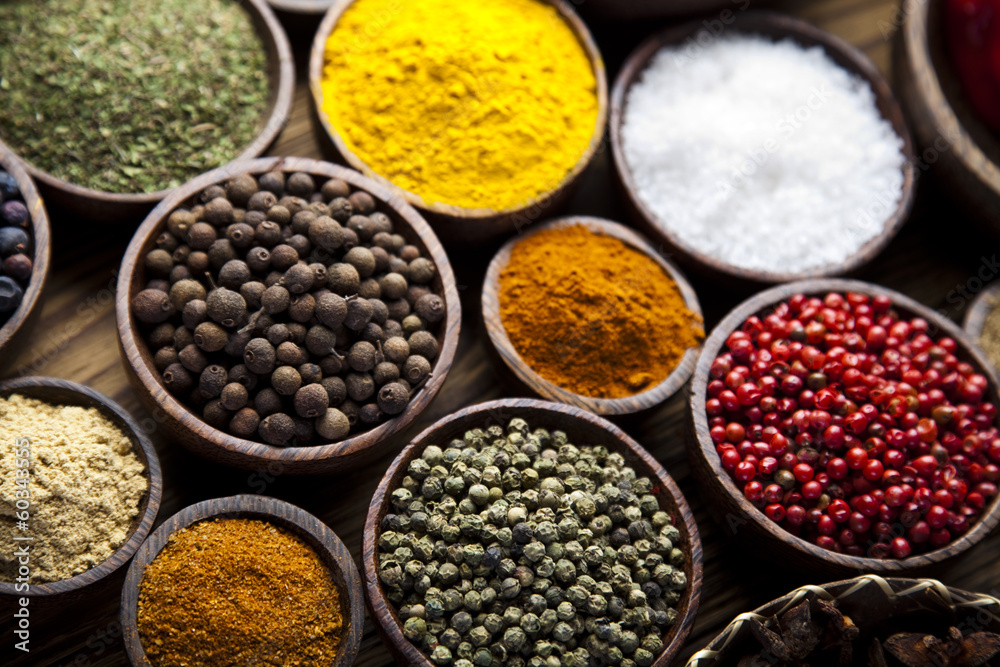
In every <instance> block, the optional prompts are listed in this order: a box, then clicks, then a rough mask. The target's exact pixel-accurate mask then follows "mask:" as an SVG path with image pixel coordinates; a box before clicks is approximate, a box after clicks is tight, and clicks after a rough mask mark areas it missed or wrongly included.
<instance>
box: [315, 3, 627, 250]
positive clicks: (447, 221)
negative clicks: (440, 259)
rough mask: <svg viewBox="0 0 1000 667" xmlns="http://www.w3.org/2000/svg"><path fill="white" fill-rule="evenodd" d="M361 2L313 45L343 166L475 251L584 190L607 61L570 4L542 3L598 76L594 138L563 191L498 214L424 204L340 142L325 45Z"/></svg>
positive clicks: (343, 6)
mask: <svg viewBox="0 0 1000 667" xmlns="http://www.w3.org/2000/svg"><path fill="white" fill-rule="evenodd" d="M355 1H356V0H336V1H335V2H334V3H333V6H332V7H330V11H328V12H327V14H326V16H324V17H323V21H322V23H320V26H319V30H318V31H317V33H316V38H315V40H314V41H313V46H312V54H311V56H310V59H309V84H310V87H311V89H312V97H313V109H314V111H315V112H316V118H317V120H318V121H319V124H320V125H321V126H322V128H323V130H324V131H325V132H322V133H320V134H321V135H325V136H321V137H320V138H321V139H323V140H327V139H328V140H329V144H330V145H331V146H332V149H333V152H334V153H335V154H336V157H337V159H338V161H341V162H344V163H346V164H348V165H350V166H351V167H353V168H355V169H357V170H358V171H360V172H361V173H362V174H364V175H365V176H367V177H368V178H371V179H372V180H375V181H378V182H379V183H382V184H385V185H388V186H391V187H392V188H393V189H394V190H395V191H396V192H397V193H399V195H400V196H401V197H402V198H403V199H405V200H406V201H407V202H409V203H410V204H412V205H413V206H415V207H417V208H418V209H419V210H420V211H421V213H423V214H424V215H425V216H426V217H427V220H428V222H430V223H431V226H433V227H434V229H435V231H436V232H437V233H438V236H440V237H441V238H442V239H443V240H444V242H445V243H447V244H449V245H451V244H456V245H462V246H474V245H481V244H484V243H489V242H490V241H493V240H495V239H498V238H500V237H503V236H507V235H510V234H512V233H514V232H516V231H520V230H521V229H523V228H524V227H526V226H528V225H530V224H532V223H534V222H536V221H537V220H538V219H539V218H541V217H543V216H549V215H551V214H552V213H553V212H556V211H557V210H559V208H560V207H562V206H563V205H564V204H566V203H567V202H568V201H569V198H570V196H571V195H572V193H573V190H574V189H575V187H576V186H577V185H578V184H579V181H580V177H581V175H582V174H583V171H584V170H585V169H586V168H587V166H588V165H589V164H590V163H591V161H592V160H593V159H594V155H595V154H596V153H597V151H598V149H599V148H600V146H601V143H602V141H603V138H604V125H605V122H606V121H607V109H608V84H607V80H606V76H605V71H604V61H603V60H602V58H601V53H600V51H598V49H597V44H596V43H595V42H594V40H593V38H592V37H591V35H590V31H589V30H587V26H586V25H585V24H584V23H583V21H581V20H580V17H579V16H577V15H576V13H575V12H574V11H573V9H572V8H571V7H570V4H569V3H568V2H566V1H565V0H539V1H540V2H544V3H546V4H549V5H552V6H553V7H555V9H556V11H558V12H559V15H560V16H561V17H562V19H563V20H564V21H565V22H566V24H567V25H568V26H569V27H570V29H571V30H572V31H573V32H574V33H575V34H576V36H577V39H578V40H579V41H580V44H581V45H582V46H583V48H584V50H585V51H586V53H587V57H588V59H589V60H590V64H591V66H592V68H593V70H594V76H595V78H596V80H597V119H596V121H595V123H594V133H593V135H592V136H591V138H590V144H588V146H587V149H586V150H585V151H584V152H583V155H582V156H580V159H579V160H578V161H577V163H576V165H575V166H574V167H573V169H571V170H570V171H569V173H567V174H566V176H565V177H564V178H563V180H562V181H561V182H560V183H559V185H558V186H557V187H556V188H555V189H553V190H550V191H549V192H546V193H544V194H542V195H540V196H539V197H537V198H535V199H534V200H532V201H531V202H528V203H526V204H522V205H520V206H516V207H513V208H508V209H503V210H499V211H498V210H494V209H471V208H464V207H461V206H455V205H451V204H443V203H440V202H432V203H428V202H425V201H424V200H423V198H422V197H421V196H420V195H418V194H416V193H413V192H410V191H408V190H403V189H402V188H399V187H397V186H394V185H392V183H391V182H390V181H389V180H387V179H386V178H385V177H383V176H381V175H379V174H377V173H376V172H375V171H373V170H372V168H371V167H369V166H368V164H366V163H365V162H364V161H363V160H362V159H361V158H360V157H358V156H357V155H356V154H355V153H354V152H353V151H352V150H351V149H350V148H348V147H347V143H346V142H345V141H344V138H343V137H342V136H341V134H340V132H339V131H338V130H337V128H335V127H334V126H333V124H332V123H331V122H330V119H329V117H328V116H327V115H326V114H325V113H323V86H322V79H323V63H324V58H325V52H326V42H327V39H328V38H329V37H330V34H331V33H332V32H333V31H334V29H335V28H336V27H337V23H338V22H339V21H340V18H341V17H342V16H343V15H344V12H346V11H347V10H348V8H349V7H350V6H351V5H353V4H354V2H355Z"/></svg>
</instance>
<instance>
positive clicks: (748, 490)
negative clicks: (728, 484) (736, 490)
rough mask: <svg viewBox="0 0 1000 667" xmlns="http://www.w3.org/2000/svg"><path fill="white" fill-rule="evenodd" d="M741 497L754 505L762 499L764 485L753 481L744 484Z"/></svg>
mask: <svg viewBox="0 0 1000 667" xmlns="http://www.w3.org/2000/svg"><path fill="white" fill-rule="evenodd" d="M743 495H744V496H745V497H746V499H747V500H749V501H750V502H752V503H756V502H758V501H760V500H762V499H763V498H764V485H763V484H761V483H760V482H758V481H756V480H754V481H750V482H747V483H746V486H744V487H743Z"/></svg>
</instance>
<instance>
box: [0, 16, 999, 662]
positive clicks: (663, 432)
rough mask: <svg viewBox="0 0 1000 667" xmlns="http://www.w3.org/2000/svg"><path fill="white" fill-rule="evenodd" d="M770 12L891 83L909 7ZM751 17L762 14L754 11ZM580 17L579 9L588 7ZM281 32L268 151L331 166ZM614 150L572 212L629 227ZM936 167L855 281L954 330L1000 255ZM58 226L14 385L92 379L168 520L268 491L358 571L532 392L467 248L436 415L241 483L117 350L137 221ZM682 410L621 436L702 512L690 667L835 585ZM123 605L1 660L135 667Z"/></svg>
mask: <svg viewBox="0 0 1000 667" xmlns="http://www.w3.org/2000/svg"><path fill="white" fill-rule="evenodd" d="M768 4H769V5H772V6H775V7H778V8H780V9H782V10H784V11H788V12H791V13H793V14H794V15H797V16H804V15H806V14H808V17H809V19H810V20H812V21H814V22H816V23H817V24H818V25H819V26H820V27H824V28H825V27H829V26H831V25H835V26H836V27H837V32H838V34H840V35H841V36H842V37H844V38H846V39H848V40H849V41H851V42H852V43H853V44H855V46H859V47H862V48H864V50H865V52H866V53H867V54H868V55H869V56H870V57H871V58H872V59H873V60H874V61H875V62H876V63H877V64H878V65H879V67H880V68H881V69H882V72H883V74H886V75H888V74H889V69H890V61H889V48H890V43H889V41H888V39H889V37H891V35H892V33H893V30H894V28H893V25H892V22H893V19H894V16H896V15H897V14H898V10H899V4H898V2H895V1H893V0H775V1H774V2H771V3H768ZM752 5H753V6H754V7H756V6H757V5H758V3H757V0H753V2H752ZM874 6H877V7H880V8H882V13H881V14H880V15H879V16H880V18H879V20H880V21H881V20H885V21H887V22H888V27H887V28H886V35H887V38H886V39H885V40H883V39H878V40H876V41H871V39H870V38H869V35H870V33H871V31H872V25H871V18H870V16H869V14H868V12H867V9H868V8H870V7H874ZM580 7H581V9H583V7H585V5H581V6H580ZM737 7H738V6H737ZM899 16H901V14H899ZM706 18H711V16H708V17H706ZM283 19H284V17H283ZM284 20H287V19H284ZM286 26H288V27H289V31H290V32H289V34H290V36H291V43H292V45H293V49H294V51H295V57H296V62H297V65H298V67H297V71H298V84H297V86H296V90H295V98H294V102H293V111H292V115H291V118H290V121H289V123H288V125H287V126H286V127H285V129H284V131H283V132H282V134H281V135H280V136H279V137H278V140H277V141H276V142H275V144H274V146H273V148H272V149H271V154H272V155H298V156H305V157H313V158H321V157H322V156H323V155H324V153H323V151H322V149H321V146H320V144H319V140H318V138H317V136H322V135H323V134H324V132H323V131H322V129H321V128H319V134H318V135H317V127H316V120H315V113H314V111H313V109H312V98H311V94H310V91H309V85H308V60H309V47H310V45H311V43H312V38H313V35H314V34H315V27H316V26H315V23H314V24H312V25H311V27H308V29H303V30H300V31H298V32H293V31H292V24H291V23H290V22H286ZM662 27H663V24H662V23H660V22H657V21H647V22H640V23H636V24H632V25H628V26H622V25H614V24H610V23H608V22H603V21H595V22H592V23H591V24H590V29H591V31H592V32H593V35H594V39H595V41H596V42H597V43H598V44H599V45H600V48H601V52H602V55H603V56H604V60H605V63H606V64H607V67H608V72H609V75H610V76H612V77H614V75H615V74H616V72H617V71H618V70H619V69H620V67H621V64H622V63H623V62H624V61H625V59H626V58H627V57H628V55H629V54H630V53H631V52H632V51H633V50H635V48H636V45H637V44H639V43H640V42H641V41H642V40H643V39H645V38H646V37H647V36H648V35H650V34H651V33H653V32H656V31H658V30H660V29H661V28H662ZM875 27H876V29H877V28H878V26H877V25H876V26H875ZM854 35H862V36H863V38H855V37H854ZM865 40H867V41H865ZM606 148H607V147H606V144H605V145H604V146H602V147H601V148H600V149H599V150H598V151H597V154H596V155H595V157H594V161H593V163H592V164H591V166H590V168H588V169H587V170H586V171H585V172H584V174H583V176H582V177H581V184H580V187H579V189H578V190H577V192H576V193H575V195H574V197H573V199H572V200H571V201H570V203H569V204H568V212H569V213H570V214H578V215H591V216H600V217H604V218H608V219H612V220H619V221H622V217H623V211H624V210H625V209H624V206H625V204H624V202H623V201H622V200H621V198H620V196H619V194H618V192H617V190H616V188H615V186H614V175H613V173H614V171H613V170H614V168H613V165H612V163H611V159H610V151H609V150H607V149H606ZM939 167H940V162H938V163H935V164H933V165H928V168H927V169H926V170H921V178H920V186H919V188H918V190H919V191H918V195H917V204H916V205H915V206H914V210H913V215H912V217H911V219H910V221H909V222H908V223H907V224H906V225H905V226H904V227H903V229H902V230H901V231H900V233H899V234H898V235H897V236H896V238H895V239H893V240H892V241H891V242H890V244H889V246H888V248H886V250H885V251H884V252H883V253H882V254H881V255H879V257H878V258H877V260H876V261H874V262H872V263H871V264H869V265H868V266H866V267H864V268H863V269H861V270H860V274H859V276H858V277H859V278H862V279H864V280H867V281H869V282H874V283H878V284H882V285H886V286H888V287H891V288H893V289H895V290H897V291H900V292H903V293H905V294H907V295H908V296H910V297H912V298H914V299H916V300H918V301H920V302H921V303H924V304H926V305H928V306H930V307H932V308H934V309H936V310H938V311H940V312H941V313H942V314H943V316H945V317H948V318H950V319H958V318H961V316H962V314H963V313H964V312H965V310H966V308H967V307H968V304H969V302H970V301H971V300H972V298H973V297H974V295H975V294H976V293H978V292H979V291H981V289H982V288H983V284H984V281H988V280H990V279H991V278H995V277H996V275H997V274H996V270H995V269H993V268H991V267H992V263H993V262H994V261H995V260H994V258H993V256H994V254H996V255H997V256H998V258H1000V242H998V240H997V238H995V237H993V236H989V235H987V234H986V233H985V232H984V231H982V230H981V229H979V228H978V227H977V226H975V225H973V224H972V221H971V220H970V219H969V218H968V217H966V216H965V215H964V214H963V213H962V212H961V211H956V202H955V200H953V199H951V198H949V196H948V194H947V193H946V192H945V191H944V190H943V189H942V187H941V181H942V178H941V177H940V175H939V171H938V170H939ZM50 209H51V207H50ZM50 216H51V219H52V222H53V227H54V229H55V230H56V231H57V232H58V233H57V234H55V235H54V236H53V239H52V241H53V249H52V252H53V254H52V257H53V262H52V268H51V271H50V274H49V282H48V285H47V287H46V290H45V297H44V299H43V301H42V303H40V304H39V307H40V308H41V317H40V320H39V323H38V326H37V327H36V328H35V329H34V332H35V333H34V336H33V337H32V339H31V341H30V343H31V344H30V346H29V347H28V348H26V349H25V350H24V351H23V352H22V353H21V354H19V355H18V356H17V358H16V359H14V360H12V362H11V364H10V369H9V371H8V376H10V375H23V374H36V375H37V374H44V375H55V376H59V377H63V378H68V379H72V380H76V381H79V382H83V383H85V384H87V385H89V386H91V387H93V388H94V389H96V390H98V391H101V392H103V393H105V394H107V395H108V396H110V397H111V398H113V399H114V400H115V401H117V402H118V403H119V404H121V405H122V406H123V407H124V408H125V409H127V410H128V411H129V412H130V413H131V414H133V415H134V416H135V419H136V421H137V422H138V423H139V424H140V425H141V426H142V428H143V430H144V431H145V432H146V433H148V434H149V435H150V438H151V439H152V441H153V443H154V445H155V446H156V449H157V453H158V454H159V457H160V462H161V464H162V467H163V478H164V491H163V501H162V508H163V511H162V514H163V516H165V517H166V516H169V515H170V514H172V513H174V512H177V511H179V510H180V509H182V508H184V507H186V506H188V505H190V504H192V503H195V502H199V501H201V500H205V499H208V498H215V497H219V496H225V495H233V494H245V493H264V494H267V495H269V496H275V497H279V498H281V499H283V500H287V501H290V502H292V503H294V504H296V505H298V506H300V507H302V508H303V509H305V510H306V511H308V512H310V513H312V514H314V515H316V516H318V517H320V518H321V519H322V520H323V521H324V522H325V523H327V524H328V525H330V526H331V527H332V528H333V529H334V530H335V531H336V532H337V534H338V535H339V536H340V538H341V539H342V540H343V541H344V544H345V545H347V547H348V549H349V551H350V552H351V554H352V556H353V557H354V560H355V562H357V563H361V562H362V560H361V541H362V533H363V531H364V522H365V513H366V511H367V509H368V507H369V504H370V503H371V499H372V496H373V495H374V493H375V490H376V488H377V486H378V484H379V482H380V480H381V479H382V476H383V474H384V473H385V471H386V469H387V468H388V467H389V465H390V464H391V463H392V460H393V459H394V458H395V456H396V455H397V454H398V453H399V450H400V448H401V443H403V442H406V441H407V440H408V438H411V437H413V436H415V435H416V434H418V433H419V432H420V430H422V429H424V428H426V427H427V426H429V425H430V424H432V423H433V422H434V421H436V420H437V419H439V418H441V417H443V416H445V415H448V414H450V413H452V412H454V411H456V410H460V409H461V408H463V407H466V406H468V405H470V404H473V403H476V402H479V401H484V400H490V399H494V398H499V397H503V396H518V395H523V391H524V390H523V388H521V387H519V386H518V385H516V384H512V383H510V382H508V381H507V380H505V379H504V377H503V376H502V375H501V374H500V370H501V368H502V364H498V363H497V362H495V361H494V360H493V359H492V358H491V353H490V347H491V346H490V343H489V340H488V338H487V335H486V332H485V327H484V325H483V323H482V321H481V318H480V316H479V308H480V296H481V293H480V287H481V285H482V281H483V277H484V273H485V269H486V267H487V265H488V264H489V262H490V260H491V259H492V258H493V255H494V254H495V253H496V251H497V249H498V247H499V245H500V243H494V244H490V245H488V246H485V247H481V248H477V247H473V248H467V249H464V250H462V251H461V252H456V253H454V254H452V256H451V259H452V267H453V269H454V271H455V278H456V282H457V286H458V294H459V297H460V298H461V300H462V306H463V322H462V336H461V338H460V340H459V346H458V351H457V353H456V356H455V363H454V366H453V368H452V371H451V372H450V373H449V374H448V379H447V381H446V382H445V383H444V386H443V387H442V389H441V391H440V392H439V394H438V396H437V398H435V400H434V402H433V403H431V405H430V406H429V407H428V408H427V409H426V410H425V411H424V412H423V414H421V415H420V417H419V418H417V419H416V420H415V421H414V423H413V424H411V425H410V426H409V427H408V428H407V429H406V430H405V431H404V432H403V433H401V434H400V436H399V438H398V442H397V443H395V444H390V445H388V446H387V448H386V450H385V451H384V452H382V453H380V454H379V458H378V459H377V460H375V461H373V462H372V463H370V464H368V465H366V466H365V467H363V468H360V469H359V470H357V471H356V472H354V473H352V474H351V475H348V476H344V477H340V478H335V479H330V478H315V479H313V478H302V477H295V476H290V475H284V474H282V471H283V469H282V467H281V466H280V465H278V464H277V463H274V462H272V463H266V464H261V465H260V467H258V469H257V470H254V471H242V470H237V469H233V468H229V467H226V466H222V465H218V464H215V463H212V462H209V461H206V460H205V459H203V458H201V457H198V456H196V455H194V454H191V453H190V452H189V451H188V450H187V449H186V448H184V447H180V446H178V445H177V443H175V442H173V441H172V440H171V439H170V438H169V437H167V436H166V434H165V431H164V429H163V428H161V420H162V419H163V414H162V410H160V409H159V408H158V409H157V410H156V411H153V412H150V411H148V410H147V409H146V408H145V407H144V406H143V404H142V403H141V401H140V400H139V398H138V396H137V393H136V392H135V391H134V390H133V389H132V387H131V386H130V385H129V382H128V379H127V377H126V375H125V371H124V368H123V366H122V362H121V358H120V353H119V351H118V349H117V346H116V345H115V344H114V341H115V340H116V338H117V330H116V326H115V314H114V292H115V288H116V280H117V271H118V267H119V265H120V264H121V259H122V255H123V253H124V252H125V249H126V246H127V245H128V242H129V238H130V237H131V235H132V232H133V231H134V229H135V227H136V226H138V224H139V223H140V222H141V221H140V220H138V219H134V220H130V221H127V222H126V223H123V224H122V225H119V226H114V225H111V226H106V227H102V228H101V229H100V231H99V232H98V233H95V230H94V227H92V226H88V225H83V224H78V222H77V217H76V216H74V215H70V214H65V213H62V212H60V211H57V210H54V209H52V210H50ZM688 277H689V278H690V280H691V283H692V285H693V286H694V287H695V290H696V291H697V293H698V297H699V300H700V302H701V306H702V309H703V311H704V313H705V321H706V326H707V327H708V328H709V329H711V327H713V326H714V325H715V324H717V323H718V322H719V321H720V319H721V318H722V317H723V316H724V315H725V314H726V313H727V312H728V311H729V310H731V309H732V308H733V307H734V306H735V305H737V303H739V302H740V301H741V300H742V299H743V295H741V294H740V293H739V290H738V289H737V287H738V286H737V285H736V284H735V281H730V283H728V284H721V285H720V284H718V283H715V282H712V281H709V280H706V279H704V278H703V277H701V276H697V275H691V274H689V276H688ZM686 408H687V397H686V396H683V395H681V394H678V395H675V396H674V397H673V398H671V399H670V400H668V401H666V402H665V403H664V404H663V405H661V406H659V407H658V408H655V409H653V410H650V411H648V412H647V413H644V414H639V415H632V416H627V417H622V418H616V422H617V423H618V424H619V426H620V427H621V428H623V429H624V430H625V431H626V432H628V433H629V434H630V435H632V436H633V437H634V438H635V439H636V440H637V441H638V442H640V443H641V444H642V445H643V446H644V447H645V448H646V449H647V451H649V452H650V454H651V455H652V456H653V457H654V458H655V459H656V460H658V461H659V462H660V463H661V464H662V465H663V467H664V468H665V469H666V470H667V471H669V473H670V475H671V477H673V479H674V480H675V481H676V482H677V484H678V486H679V487H680V488H681V490H682V491H683V492H684V495H685V497H686V498H687V500H688V503H689V504H690V506H691V509H692V511H693V512H694V517H695V520H696V521H697V524H698V529H699V533H700V535H701V538H702V545H703V548H704V562H705V570H704V585H703V588H702V596H701V602H700V605H699V610H698V617H697V620H696V621H695V624H694V628H693V629H692V631H691V634H690V635H689V637H688V641H687V643H686V644H685V646H684V648H683V650H682V651H681V654H680V656H679V657H680V659H681V660H684V659H686V658H687V657H688V656H690V655H691V654H692V653H694V652H695V651H697V650H698V649H700V648H702V647H704V646H705V645H706V644H707V643H708V642H709V641H710V640H711V639H712V638H713V637H714V636H716V635H717V634H718V633H719V632H720V631H721V630H722V629H723V628H724V627H725V626H726V624H728V623H729V621H731V620H732V619H733V618H734V617H735V616H736V615H737V614H739V613H741V612H744V611H747V610H749V609H754V608H756V607H758V606H759V605H761V604H763V603H765V602H767V601H768V600H772V599H774V598H776V597H778V596H781V595H784V594H785V593H787V592H788V591H789V590H791V589H792V588H795V587H796V586H800V585H802V584H806V583H814V584H815V583H821V582H822V578H823V576H824V575H821V574H809V573H803V572H798V571H794V570H791V569H789V568H786V567H784V564H783V563H782V562H780V561H777V560H775V559H773V558H770V557H768V555H767V553H766V552H763V553H758V552H755V551H754V550H753V549H751V548H750V544H749V542H748V541H746V540H745V534H744V533H745V530H746V529H745V526H744V525H740V524H735V525H734V524H731V523H729V522H727V521H725V517H717V516H715V515H714V514H713V510H712V509H711V508H710V506H709V505H708V504H707V498H705V497H704V496H703V493H702V491H701V489H700V487H699V486H698V485H697V484H696V483H695V480H694V477H693V475H692V474H691V469H690V465H689V463H688V461H687V458H686V455H685V450H684V447H683V437H684V435H683V434H684V420H685V413H686ZM998 549H1000V533H997V532H994V534H993V535H992V536H990V537H989V538H987V539H986V540H984V541H983V542H982V543H981V544H980V545H979V546H977V547H975V548H973V549H970V550H969V551H968V552H966V553H965V554H963V555H962V556H961V557H960V558H958V559H955V560H954V561H953V562H950V563H945V564H944V565H943V566H942V567H941V568H940V571H939V572H936V573H935V574H936V576H938V577H939V578H940V579H942V580H943V581H945V582H946V583H947V584H949V585H951V586H956V587H958V588H962V589H964V590H968V591H980V592H983V593H992V594H993V595H998V594H1000V564H998V563H997V561H996V553H997V550H998ZM119 603H120V595H119V594H118V592H117V591H108V592H104V593H101V594H94V595H90V596H88V600H87V601H86V602H84V603H82V604H81V605H67V606H66V607H65V608H64V609H61V610H55V611H53V612H52V613H49V614H45V615H42V614H38V615H33V616H32V629H31V636H32V642H31V652H30V653H27V654H24V653H21V652H20V651H14V650H13V648H12V644H11V643H6V642H8V639H3V640H2V642H3V643H0V662H2V663H4V664H5V665H10V666H11V667H34V666H35V665H41V664H44V665H53V666H55V667H71V666H75V667H120V666H121V665H127V664H128V662H127V659H126V656H125V651H124V645H123V643H122V640H121V632H122V628H121V624H120V622H119V620H118V618H119ZM13 612H14V607H12V606H9V605H7V604H6V603H5V602H4V601H3V600H2V599H0V637H4V638H11V637H13V634H12V630H13V627H14V626H13V624H12V622H11V614H12V613H13ZM355 664H356V665H358V666H359V667H389V666H391V665H394V664H396V663H395V661H394V659H393V657H392V655H391V654H390V653H389V651H388V649H387V648H386V646H385V644H383V642H382V640H381V639H380V638H379V636H378V634H377V633H376V631H375V628H374V625H373V624H372V623H371V622H370V619H369V620H368V621H366V624H365V630H364V635H363V638H362V642H361V650H360V651H359V653H358V657H357V660H356V661H355Z"/></svg>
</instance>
